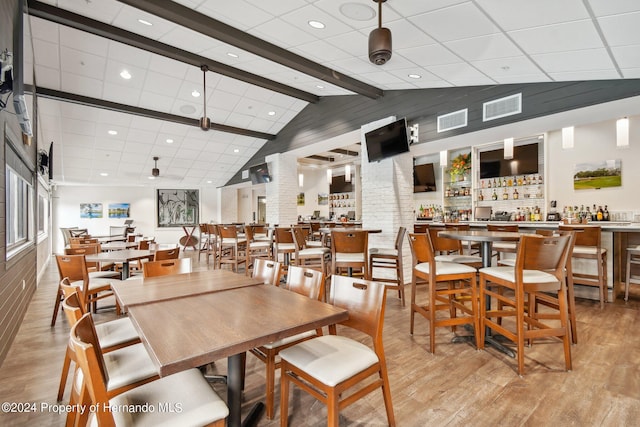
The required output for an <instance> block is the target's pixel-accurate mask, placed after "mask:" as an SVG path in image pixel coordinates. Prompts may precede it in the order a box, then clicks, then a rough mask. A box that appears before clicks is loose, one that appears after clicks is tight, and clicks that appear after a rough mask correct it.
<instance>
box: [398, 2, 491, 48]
mask: <svg viewBox="0 0 640 427" xmlns="http://www.w3.org/2000/svg"><path fill="white" fill-rule="evenodd" d="M461 17H462V19H463V20H462V21H461ZM408 20H409V21H410V22H412V23H413V24H414V25H415V26H417V27H418V28H422V29H423V31H424V32H425V33H427V34H428V35H429V36H431V37H433V38H434V39H436V40H438V41H440V42H446V41H451V40H458V39H466V38H470V37H478V36H484V35H487V34H493V33H497V32H499V29H498V28H497V27H496V26H495V25H494V24H493V23H492V22H491V21H490V20H489V19H488V18H487V17H486V16H485V15H484V14H483V13H482V12H481V11H480V10H479V9H478V8H477V7H476V6H475V5H474V4H473V3H470V2H469V3H462V4H458V5H455V6H451V7H448V8H444V9H439V10H436V11H434V12H428V13H424V14H421V15H416V16H412V17H409V18H408Z"/></svg>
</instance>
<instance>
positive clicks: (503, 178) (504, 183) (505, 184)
mask: <svg viewBox="0 0 640 427" xmlns="http://www.w3.org/2000/svg"><path fill="white" fill-rule="evenodd" d="M502 186H503V187H506V186H507V178H505V177H504V176H503V177H502Z"/></svg>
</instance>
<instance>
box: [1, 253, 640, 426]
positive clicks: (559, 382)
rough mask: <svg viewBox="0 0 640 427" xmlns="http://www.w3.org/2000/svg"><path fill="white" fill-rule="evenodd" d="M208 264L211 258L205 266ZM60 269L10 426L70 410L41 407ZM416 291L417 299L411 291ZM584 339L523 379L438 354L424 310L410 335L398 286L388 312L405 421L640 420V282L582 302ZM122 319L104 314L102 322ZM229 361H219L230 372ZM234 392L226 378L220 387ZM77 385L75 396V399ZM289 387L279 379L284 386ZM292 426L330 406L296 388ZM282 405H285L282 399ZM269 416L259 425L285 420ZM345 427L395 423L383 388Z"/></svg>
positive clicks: (15, 374)
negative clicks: (28, 409) (568, 364)
mask: <svg viewBox="0 0 640 427" xmlns="http://www.w3.org/2000/svg"><path fill="white" fill-rule="evenodd" d="M203 268H207V267H206V264H204V262H203V263H202V264H198V263H197V262H196V263H195V269H203ZM57 280H58V273H57V269H56V267H55V264H54V263H51V264H50V266H49V268H48V270H47V272H46V273H45V275H44V276H43V279H42V281H41V284H40V286H39V289H38V290H37V292H36V294H35V296H34V298H33V300H32V302H31V305H30V307H29V309H28V312H27V314H26V317H25V319H24V322H23V324H22V326H21V328H20V331H19V333H18V336H17V337H16V339H15V342H14V343H13V346H12V348H11V350H10V352H9V354H8V356H7V359H6V360H5V361H4V363H3V365H2V367H0V401H1V402H23V403H24V402H29V403H36V405H37V408H38V410H37V411H36V412H34V413H25V414H4V413H3V414H1V415H0V425H3V426H10V425H11V426H13V425H38V426H46V425H52V426H59V425H63V424H64V419H65V416H64V415H58V414H55V413H52V412H48V411H41V405H42V404H44V405H54V404H56V402H55V396H56V393H57V386H58V381H59V376H60V368H61V363H62V359H63V355H64V351H65V345H66V341H67V337H68V331H69V326H68V325H67V323H66V319H65V318H64V315H62V314H61V315H60V316H59V318H58V323H57V324H56V326H55V327H54V328H50V327H49V322H50V319H51V312H52V309H53V302H54V296H55V292H56V286H57ZM407 298H409V296H407ZM577 305H578V334H579V344H577V345H575V346H572V354H573V371H572V372H565V371H564V370H563V366H564V362H563V356H562V348H561V345H560V344H559V343H555V342H542V341H540V342H538V343H536V344H534V346H533V347H531V348H528V349H526V352H525V363H526V366H525V369H526V374H525V376H524V377H523V378H521V377H519V376H518V375H517V374H516V372H515V369H516V364H515V360H514V359H511V358H509V357H506V356H503V355H501V354H499V353H497V352H496V351H495V350H492V349H489V350H486V351H476V350H475V349H474V348H473V347H472V346H471V345H469V344H452V343H450V340H451V337H452V336H453V335H452V333H451V331H450V330H449V329H447V328H440V329H439V330H438V331H437V346H436V354H435V355H432V354H429V353H428V352H427V350H426V348H427V345H428V339H429V337H428V335H427V323H426V320H424V319H423V318H421V317H419V316H418V317H417V327H416V331H417V332H416V334H415V335H414V336H413V337H412V336H410V335H409V309H408V308H406V307H405V308H402V307H401V305H400V302H399V300H398V299H397V298H396V295H395V293H394V292H391V291H390V292H389V294H388V301H387V311H386V319H385V340H384V344H385V351H386V355H387V362H388V368H389V376H390V381H391V392H392V396H393V404H394V410H395V416H396V420H397V425H398V426H425V425H433V426H444V425H447V426H458V425H460V426H462V425H464V426H469V425H472V426H495V425H505V426H513V425H530V426H545V425H554V424H555V425H558V426H568V425H574V426H595V425H597V426H631V425H638V423H639V422H640V421H639V420H640V334H639V333H638V329H637V328H638V326H639V325H640V310H639V308H640V287H636V288H632V296H631V298H630V301H629V302H628V303H625V302H624V301H622V300H618V301H617V302H616V303H609V304H606V306H605V308H604V310H600V309H599V308H598V304H597V303H596V302H592V301H587V300H578V301H577ZM114 316H115V314H114V312H113V311H107V310H105V311H103V312H102V313H98V315H96V319H97V321H101V320H106V319H110V318H113V317H114ZM247 361H248V362H247V379H246V381H247V382H246V390H245V404H244V410H245V411H248V410H249V409H250V407H251V405H252V404H253V403H255V402H257V401H260V400H263V399H264V367H263V365H262V363H261V362H259V361H258V360H257V359H256V358H255V357H253V356H251V355H249V356H248V357H247ZM225 365H226V362H225V361H224V360H221V361H219V362H216V364H215V369H218V370H220V372H224V371H225V369H226V367H225ZM214 387H215V388H216V390H217V391H218V392H219V393H220V394H221V395H222V396H224V388H223V386H221V385H215V386H214ZM68 393H69V391H68V388H67V393H66V395H65V399H68ZM276 393H278V394H279V385H277V386H276ZM291 402H292V406H291V410H290V414H291V417H290V425H292V426H322V425H325V423H326V422H325V420H326V410H325V408H324V406H323V405H321V404H319V403H318V402H316V401H315V400H313V399H312V398H310V397H309V396H308V395H306V394H304V393H301V392H299V391H298V390H297V389H296V388H295V387H294V388H293V392H292V394H291ZM277 406H279V405H277ZM278 417H279V410H278V408H277V407H276V419H275V420H273V421H271V422H269V421H268V420H266V418H264V417H263V420H262V421H261V423H260V424H259V425H261V426H276V425H279V418H278ZM340 418H341V421H340V423H341V425H343V426H382V425H386V416H385V411H384V405H383V403H382V397H381V393H380V392H378V391H376V392H374V393H372V394H370V395H369V396H367V398H365V399H363V400H362V401H360V402H357V403H356V404H354V405H352V406H351V407H349V408H347V409H345V410H344V411H342V412H341V414H340Z"/></svg>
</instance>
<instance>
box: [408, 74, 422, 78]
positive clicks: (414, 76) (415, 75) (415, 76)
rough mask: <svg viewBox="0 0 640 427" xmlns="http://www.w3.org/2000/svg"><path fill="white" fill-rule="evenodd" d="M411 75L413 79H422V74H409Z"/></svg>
mask: <svg viewBox="0 0 640 427" xmlns="http://www.w3.org/2000/svg"><path fill="white" fill-rule="evenodd" d="M409 77H410V78H412V79H421V78H422V76H421V75H420V74H409Z"/></svg>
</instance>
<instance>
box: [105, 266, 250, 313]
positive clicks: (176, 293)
mask: <svg viewBox="0 0 640 427" xmlns="http://www.w3.org/2000/svg"><path fill="white" fill-rule="evenodd" d="M262 284H263V282H262V281H261V280H258V279H254V278H252V277H248V276H245V275H244V274H237V273H234V272H232V271H230V270H224V269H217V270H203V271H194V272H192V273H184V274H177V275H168V276H157V277H144V278H143V277H140V278H135V279H129V280H127V281H126V282H119V283H112V284H111V288H112V289H113V292H114V293H115V295H116V298H117V300H118V302H119V303H120V306H121V307H122V308H124V309H125V311H126V310H127V309H128V308H129V307H131V306H134V305H140V304H148V303H151V302H159V301H166V300H170V299H176V298H182V297H188V296H196V295H202V294H207V293H211V292H220V291H225V290H229V289H235V288H240V287H243V286H256V285H262Z"/></svg>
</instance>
